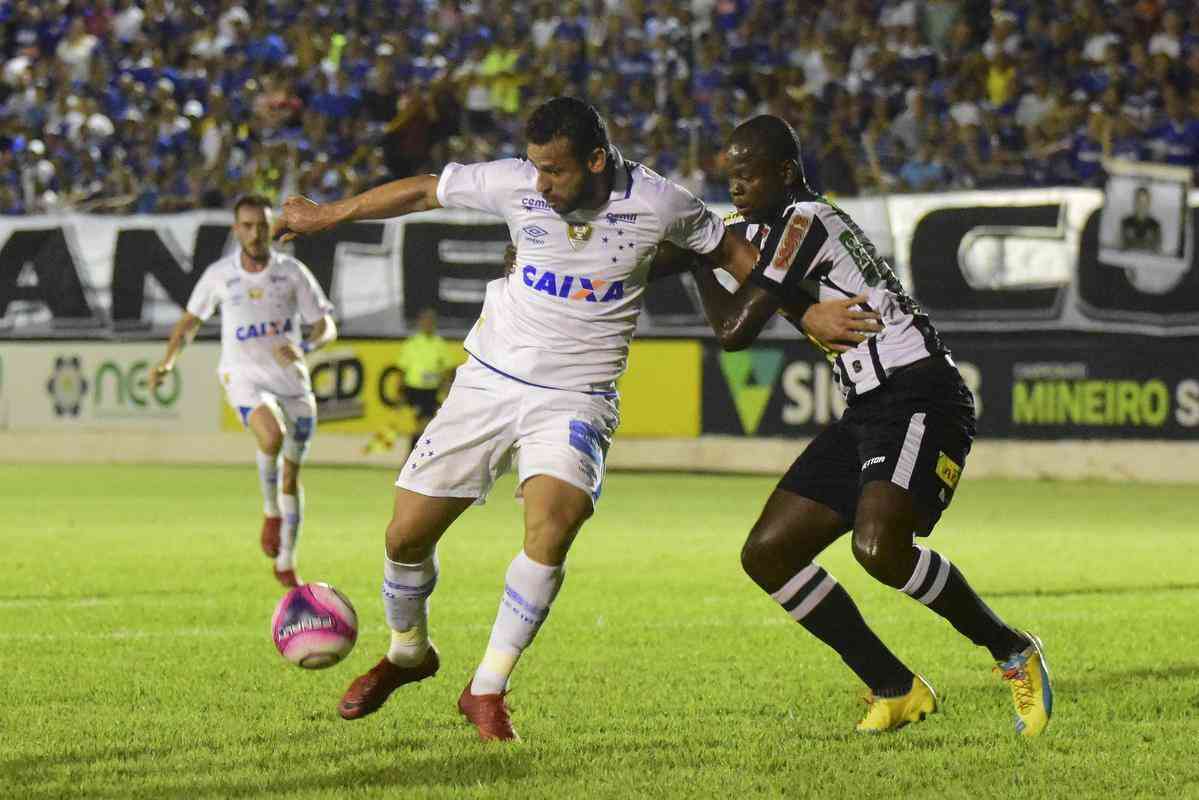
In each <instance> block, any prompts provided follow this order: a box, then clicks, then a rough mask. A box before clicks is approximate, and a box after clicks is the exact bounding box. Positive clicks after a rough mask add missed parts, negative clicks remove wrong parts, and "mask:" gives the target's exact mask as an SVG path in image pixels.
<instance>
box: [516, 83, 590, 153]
mask: <svg viewBox="0 0 1199 800" xmlns="http://www.w3.org/2000/svg"><path fill="white" fill-rule="evenodd" d="M559 136H561V137H562V138H564V139H566V140H567V141H569V142H570V149H571V152H572V153H574V155H575V157H576V158H577V159H579V161H580V162H582V163H584V164H586V163H587V159H589V158H591V154H592V153H593V152H595V149H596V148H597V147H598V148H603V149H604V150H607V149H608V148H609V143H608V126H607V125H606V124H605V123H604V118H603V117H601V116H600V113H599V112H598V111H596V110H595V107H594V106H592V105H588V104H587V103H584V102H583V101H582V100H579V99H578V98H577V97H555V98H553V99H552V100H547V101H546V102H545V103H542V104H541V106H539V107H538V108H537V109H536V110H535V111H534V112H533V113H532V114H530V115H529V119H528V121H527V122H526V123H525V139H526V140H527V141H529V142H531V143H532V144H549V143H550V141H551V140H553V139H555V138H557V137H559Z"/></svg>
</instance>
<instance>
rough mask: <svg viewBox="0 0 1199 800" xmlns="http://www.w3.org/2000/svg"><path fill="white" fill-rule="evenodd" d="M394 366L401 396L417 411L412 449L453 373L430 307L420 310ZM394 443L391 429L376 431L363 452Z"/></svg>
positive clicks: (445, 347) (447, 346) (411, 441)
mask: <svg viewBox="0 0 1199 800" xmlns="http://www.w3.org/2000/svg"><path fill="white" fill-rule="evenodd" d="M396 365H397V366H398V367H399V368H400V373H401V375H402V379H403V385H402V386H401V387H400V398H401V400H402V402H403V403H404V404H405V405H407V406H410V407H411V408H412V410H413V412H415V414H416V427H415V428H413V430H412V437H411V439H410V440H409V447H410V449H415V448H416V444H417V442H418V441H419V440H420V435H421V434H422V433H423V432H424V430H425V426H427V425H428V424H429V420H431V419H433V415H434V414H436V413H437V408H438V406H440V405H441V403H440V402H439V401H438V394H439V393H440V392H441V390H442V389H443V388H444V387H445V386H448V385H449V383H450V379H451V377H452V376H453V374H454V373H453V370H454V366H455V362H454V359H453V356H452V354H451V352H450V346H449V345H448V344H446V341H445V339H442V338H441V337H440V336H438V335H437V313H436V312H435V311H434V310H433V309H431V308H426V309H425V310H424V311H422V312H421V313H420V316H419V317H418V318H417V332H416V333H414V334H413V335H412V336H410V337H408V339H407V341H405V342H404V346H403V348H402V349H401V350H400V357H399V359H397V361H396ZM394 442H395V433H394V432H393V431H388V432H385V433H382V434H375V437H374V438H373V439H372V440H371V442H370V444H368V445H367V447H366V452H368V453H374V452H379V451H384V450H390V449H391V446H392V444H393V443H394Z"/></svg>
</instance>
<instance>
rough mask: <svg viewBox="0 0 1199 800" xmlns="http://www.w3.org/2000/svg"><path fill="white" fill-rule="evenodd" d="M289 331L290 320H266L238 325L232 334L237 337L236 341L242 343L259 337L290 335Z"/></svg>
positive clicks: (290, 326) (290, 327)
mask: <svg viewBox="0 0 1199 800" xmlns="http://www.w3.org/2000/svg"><path fill="white" fill-rule="evenodd" d="M291 329H292V323H291V319H290V318H288V319H268V320H266V321H265V322H254V323H251V324H250V325H239V326H238V328H237V330H236V331H234V334H235V335H236V336H237V341H239V342H244V341H245V340H246V339H257V338H258V337H259V336H280V335H282V334H285V333H290V332H291Z"/></svg>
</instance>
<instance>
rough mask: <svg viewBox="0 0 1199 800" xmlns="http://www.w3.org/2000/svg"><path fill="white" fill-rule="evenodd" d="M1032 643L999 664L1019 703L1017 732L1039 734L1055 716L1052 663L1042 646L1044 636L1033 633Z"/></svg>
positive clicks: (1017, 703) (1023, 734)
mask: <svg viewBox="0 0 1199 800" xmlns="http://www.w3.org/2000/svg"><path fill="white" fill-rule="evenodd" d="M1026 635H1027V636H1028V639H1029V645H1028V647H1026V648H1024V650H1022V651H1021V652H1019V653H1017V654H1016V655H1014V656H1012V657H1011V658H1009V659H1008V660H1007V661H1001V662H999V664H997V665H996V667H995V671H996V672H998V673H999V674H1000V675H1001V676H1002V677H1003V680H1004V681H1006V682H1007V685H1008V686H1009V687H1010V688H1011V690H1012V704H1013V705H1014V706H1015V707H1016V733H1019V734H1021V735H1022V736H1036V735H1038V734H1040V733H1041V731H1043V730H1045V727H1046V726H1047V725H1049V718H1050V717H1051V716H1053V685H1052V684H1051V683H1050V680H1049V664H1048V663H1046V661H1045V653H1044V651H1042V650H1041V640H1040V639H1038V638H1037V637H1035V636H1033V635H1032V634H1031V633H1028V634H1026Z"/></svg>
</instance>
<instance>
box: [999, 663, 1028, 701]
mask: <svg viewBox="0 0 1199 800" xmlns="http://www.w3.org/2000/svg"><path fill="white" fill-rule="evenodd" d="M996 669H999V668H998V667H996ZM1001 673H1002V675H1003V679H1004V680H1005V681H1007V682H1008V683H1010V684H1011V685H1012V699H1013V700H1015V701H1016V708H1018V709H1019V710H1020V712H1021V713H1024V712H1026V711H1028V710H1029V709H1031V708H1032V706H1033V685H1032V679H1031V678H1029V677H1028V667H1027V664H1021V665H1020V666H1016V667H1010V668H1008V669H1004V670H1001Z"/></svg>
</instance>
